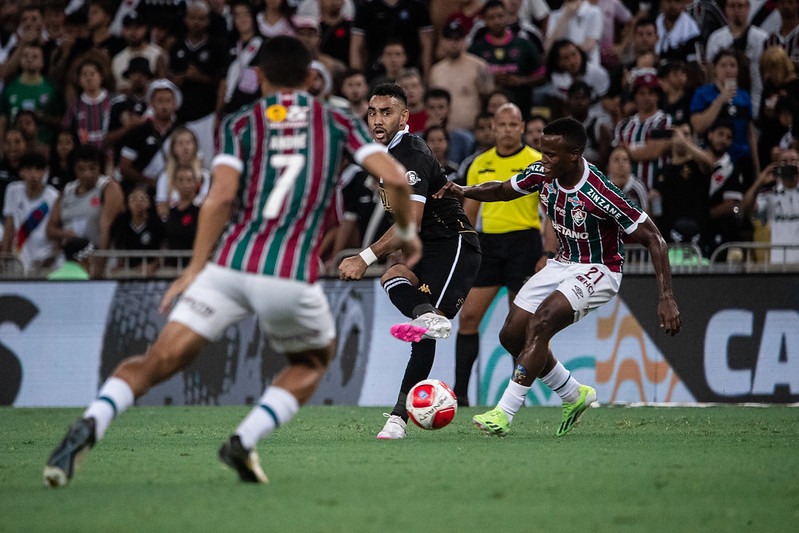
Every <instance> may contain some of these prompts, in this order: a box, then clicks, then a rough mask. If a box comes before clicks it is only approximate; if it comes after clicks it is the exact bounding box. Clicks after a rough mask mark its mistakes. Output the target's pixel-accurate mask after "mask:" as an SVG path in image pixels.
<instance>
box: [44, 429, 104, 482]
mask: <svg viewBox="0 0 799 533" xmlns="http://www.w3.org/2000/svg"><path fill="white" fill-rule="evenodd" d="M94 426H95V422H94V418H81V419H80V420H78V421H77V422H75V423H74V424H72V426H70V428H69V430H68V431H67V435H66V436H65V437H64V440H62V441H61V444H59V445H58V447H57V448H56V449H55V450H53V453H52V455H50V459H48V460H47V466H45V467H44V484H45V486H47V487H53V488H57V487H63V486H65V485H66V484H67V483H69V480H70V479H72V476H73V475H74V474H75V468H77V466H78V464H79V463H80V461H81V460H82V459H83V456H84V455H86V452H88V451H89V449H91V447H92V446H94V443H95V436H94Z"/></svg>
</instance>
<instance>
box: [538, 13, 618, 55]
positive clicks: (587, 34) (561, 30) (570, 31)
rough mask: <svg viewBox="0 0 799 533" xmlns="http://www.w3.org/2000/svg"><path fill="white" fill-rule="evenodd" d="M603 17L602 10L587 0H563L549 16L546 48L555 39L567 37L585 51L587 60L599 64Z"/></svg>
mask: <svg viewBox="0 0 799 533" xmlns="http://www.w3.org/2000/svg"><path fill="white" fill-rule="evenodd" d="M603 18H604V17H603V15H602V10H600V9H599V8H598V7H597V6H595V5H592V4H591V3H590V2H588V0H565V1H564V2H563V6H562V7H561V8H560V9H557V10H555V11H553V12H552V14H551V15H550V16H549V21H548V22H547V39H546V49H547V50H549V49H551V48H552V45H553V44H554V43H555V41H558V40H561V39H568V40H569V41H571V42H573V43H574V44H576V45H577V46H579V47H580V49H581V50H583V51H584V52H585V53H586V55H587V58H588V61H589V62H591V63H593V64H595V65H599V64H600V61H599V42H600V40H601V39H602V33H603Z"/></svg>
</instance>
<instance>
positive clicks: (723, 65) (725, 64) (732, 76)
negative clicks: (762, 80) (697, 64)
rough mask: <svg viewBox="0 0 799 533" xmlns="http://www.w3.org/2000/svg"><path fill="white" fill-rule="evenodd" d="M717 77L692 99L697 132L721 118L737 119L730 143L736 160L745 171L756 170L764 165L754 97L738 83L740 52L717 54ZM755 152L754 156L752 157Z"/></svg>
mask: <svg viewBox="0 0 799 533" xmlns="http://www.w3.org/2000/svg"><path fill="white" fill-rule="evenodd" d="M713 73H714V76H715V81H714V82H712V83H707V84H705V85H702V86H701V87H699V88H698V89H697V90H696V92H694V96H693V99H692V100H691V125H692V126H693V128H694V131H695V132H696V134H697V135H699V136H701V135H704V134H705V132H707V130H708V128H709V127H710V125H711V124H713V123H714V122H716V121H717V120H719V119H723V118H730V119H732V120H733V122H734V123H735V137H734V138H733V144H732V146H731V147H730V156H731V157H732V160H733V163H736V164H741V165H743V163H744V161H745V160H747V161H748V162H749V165H748V166H741V170H742V172H744V173H749V174H752V175H753V174H755V173H756V172H757V171H758V169H759V168H760V164H759V161H758V154H757V150H756V149H753V148H756V147H757V141H756V133H755V128H754V124H753V122H752V99H751V98H750V96H749V93H748V92H747V91H745V90H743V89H740V88H739V87H738V81H737V80H738V55H737V54H736V53H735V51H733V50H730V49H728V48H727V49H723V50H721V51H719V52H718V53H717V54H716V56H715V57H714V58H713ZM750 156H751V160H749V157H750Z"/></svg>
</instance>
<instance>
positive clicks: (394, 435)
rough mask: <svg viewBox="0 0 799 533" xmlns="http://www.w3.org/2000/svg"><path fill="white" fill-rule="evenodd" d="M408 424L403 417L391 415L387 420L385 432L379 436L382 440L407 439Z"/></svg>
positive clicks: (384, 427)
mask: <svg viewBox="0 0 799 533" xmlns="http://www.w3.org/2000/svg"><path fill="white" fill-rule="evenodd" d="M407 427H408V424H407V423H406V422H405V421H404V420H403V419H402V417H401V416H397V415H391V416H389V417H388V420H386V425H385V426H383V430H382V431H381V432H380V433H378V434H377V438H378V439H380V440H397V439H404V438H405V429H406V428H407Z"/></svg>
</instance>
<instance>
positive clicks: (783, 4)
mask: <svg viewBox="0 0 799 533" xmlns="http://www.w3.org/2000/svg"><path fill="white" fill-rule="evenodd" d="M776 4H777V11H779V20H780V26H779V29H778V30H772V32H771V34H770V35H769V37H768V40H767V41H766V44H765V47H766V48H769V47H772V46H777V45H779V46H781V47H783V48H784V49H785V51H786V52H787V53H788V57H790V58H791V61H792V62H793V64H794V67H797V68H799V2H797V1H796V0H776Z"/></svg>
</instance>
